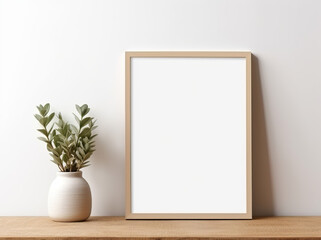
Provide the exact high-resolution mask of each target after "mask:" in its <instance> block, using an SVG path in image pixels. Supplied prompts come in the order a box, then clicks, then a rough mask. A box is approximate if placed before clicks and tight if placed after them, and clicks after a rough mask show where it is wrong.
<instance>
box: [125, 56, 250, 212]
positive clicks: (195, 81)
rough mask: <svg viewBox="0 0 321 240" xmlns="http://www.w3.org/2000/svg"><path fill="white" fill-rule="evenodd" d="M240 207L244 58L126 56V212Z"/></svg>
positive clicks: (243, 185) (243, 182)
mask: <svg viewBox="0 0 321 240" xmlns="http://www.w3.org/2000/svg"><path fill="white" fill-rule="evenodd" d="M246 202H247V199H246V59H245V58H203V57H202V58H176V57H173V58H172V57H164V58H163V57H151V58H149V57H137V58H135V57H133V58H131V210H132V213H246Z"/></svg>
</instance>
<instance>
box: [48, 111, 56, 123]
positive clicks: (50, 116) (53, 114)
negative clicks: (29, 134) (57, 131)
mask: <svg viewBox="0 0 321 240" xmlns="http://www.w3.org/2000/svg"><path fill="white" fill-rule="evenodd" d="M54 116H55V113H51V114H50V115H49V117H48V123H50V122H51V120H52V119H53V118H54Z"/></svg>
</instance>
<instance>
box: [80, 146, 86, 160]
mask: <svg viewBox="0 0 321 240" xmlns="http://www.w3.org/2000/svg"><path fill="white" fill-rule="evenodd" d="M78 151H79V153H80V154H81V156H82V158H84V157H85V156H86V153H85V152H84V150H83V149H82V148H78Z"/></svg>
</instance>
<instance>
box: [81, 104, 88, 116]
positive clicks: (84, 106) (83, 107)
mask: <svg viewBox="0 0 321 240" xmlns="http://www.w3.org/2000/svg"><path fill="white" fill-rule="evenodd" d="M80 110H81V116H82V117H83V116H85V115H86V114H87V113H88V112H89V110H88V105H87V104H84V105H82V106H81V107H80Z"/></svg>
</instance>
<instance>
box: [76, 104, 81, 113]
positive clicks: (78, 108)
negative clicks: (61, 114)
mask: <svg viewBox="0 0 321 240" xmlns="http://www.w3.org/2000/svg"><path fill="white" fill-rule="evenodd" d="M76 109H77V112H78V113H79V115H80V116H82V111H81V107H79V105H77V104H76Z"/></svg>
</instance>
